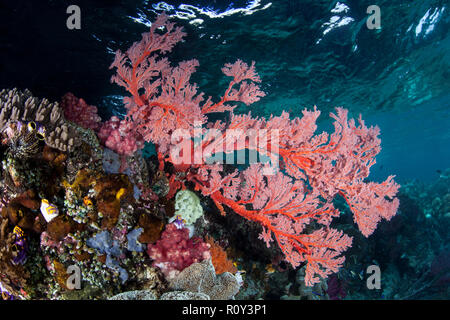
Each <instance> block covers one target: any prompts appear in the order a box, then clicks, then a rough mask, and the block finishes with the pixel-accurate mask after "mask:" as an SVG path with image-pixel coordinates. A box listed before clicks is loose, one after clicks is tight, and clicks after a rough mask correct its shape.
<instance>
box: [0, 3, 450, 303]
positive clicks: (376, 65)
mask: <svg viewBox="0 0 450 320" xmlns="http://www.w3.org/2000/svg"><path fill="white" fill-rule="evenodd" d="M73 2H77V4H79V6H80V8H81V12H82V28H81V30H76V31H70V30H67V28H65V19H66V17H67V15H66V13H65V9H66V7H67V6H68V5H69V4H72V2H71V1H65V0H64V1H63V0H61V1H57V2H55V1H50V0H49V1H28V2H26V4H25V3H22V2H21V1H9V2H8V1H6V4H5V8H7V9H10V12H13V14H12V13H8V14H6V12H8V11H6V10H4V11H3V10H0V23H2V24H4V25H2V26H1V27H3V28H1V29H2V30H5V31H6V32H5V33H1V34H0V49H1V50H0V89H1V88H12V87H18V88H21V89H24V88H29V89H30V90H31V91H32V92H33V94H34V95H36V96H39V97H47V98H48V99H49V100H52V101H57V100H59V99H60V97H61V96H62V95H63V94H65V93H66V92H68V91H70V92H73V93H74V94H75V95H76V96H78V97H83V98H84V99H85V100H86V101H87V102H88V103H89V104H93V105H96V106H98V108H99V113H100V115H101V116H102V118H103V119H104V120H106V119H108V118H109V117H110V116H111V115H118V116H123V115H124V114H125V110H124V107H123V104H122V98H123V96H124V95H125V94H127V93H126V92H125V91H123V90H122V88H120V87H119V86H117V85H114V84H111V83H110V78H111V76H112V74H113V71H111V70H109V69H108V67H109V65H110V64H111V62H112V61H113V58H114V52H115V51H116V50H117V49H121V50H122V51H124V50H126V49H127V48H128V47H129V46H130V45H131V44H132V43H133V42H134V41H138V40H140V34H141V33H143V32H146V31H148V29H149V25H150V23H151V21H153V20H154V17H155V16H156V14H159V13H161V12H163V11H165V12H166V14H168V15H169V16H171V18H172V19H173V21H174V22H176V23H177V24H178V25H182V26H183V27H184V28H185V31H186V32H187V34H188V36H187V37H186V38H185V41H183V42H182V43H180V44H178V45H177V46H176V47H175V48H174V50H173V52H171V54H170V60H171V61H173V62H178V61H181V60H189V59H193V58H195V59H197V60H199V62H200V67H199V68H198V71H197V72H196V73H195V74H194V76H193V78H192V79H193V81H194V82H196V83H197V84H198V86H199V88H200V90H201V91H204V92H205V93H206V96H212V97H213V98H214V99H216V100H217V99H218V98H219V97H220V96H221V95H222V94H223V92H224V90H225V88H226V86H227V79H226V77H225V76H223V74H222V73H221V71H220V69H221V67H222V66H223V65H224V64H225V63H228V62H234V61H235V60H236V59H238V58H239V59H242V60H244V61H247V62H251V61H255V62H256V68H257V71H258V73H259V74H260V76H261V79H262V89H263V90H264V91H265V92H266V93H267V96H266V97H264V98H263V99H261V100H260V101H259V102H257V103H255V104H253V105H251V106H250V107H246V106H243V105H240V106H238V108H237V109H236V112H238V113H242V112H245V113H246V112H248V111H251V112H252V114H253V115H257V116H264V117H268V116H270V115H271V114H274V115H279V114H280V113H281V112H282V111H283V110H286V111H289V112H290V113H291V115H292V116H299V115H301V110H303V109H304V108H309V109H312V108H313V107H314V106H315V105H316V106H317V108H318V109H319V110H321V112H322V114H321V117H320V119H319V129H320V130H329V129H331V123H332V121H331V119H330V118H329V117H328V114H329V113H330V112H332V111H333V110H334V108H335V107H338V106H340V107H344V108H346V109H348V110H349V112H350V115H351V116H352V117H355V118H356V117H358V116H359V114H362V118H363V119H364V120H365V122H366V124H369V125H378V126H379V127H380V129H381V140H382V144H381V146H382V150H381V152H380V154H379V155H378V156H377V163H376V165H375V166H373V167H372V170H371V171H372V172H371V175H370V177H369V179H371V180H374V181H383V180H384V179H386V177H387V176H389V175H396V181H398V182H399V183H400V184H402V188H401V189H400V192H399V198H400V208H399V211H398V214H397V216H396V217H395V218H393V219H392V221H391V222H389V223H388V222H383V223H380V226H379V229H378V230H377V231H376V232H375V233H374V235H372V236H371V237H370V238H369V239H366V238H363V237H362V236H360V235H355V238H354V243H355V245H354V246H353V248H352V249H351V251H349V252H348V254H346V256H347V257H348V258H347V262H346V264H345V266H344V267H343V268H342V270H341V272H340V273H339V275H338V277H339V278H338V280H336V278H335V279H334V280H336V281H337V283H339V281H341V282H342V283H344V282H345V284H346V287H345V291H346V294H347V298H353V299H380V298H381V299H408V298H422V299H432V298H440V299H448V298H449V297H450V291H449V285H448V284H449V283H450V282H449V279H450V275H449V271H450V233H449V232H448V230H449V228H450V204H449V203H450V170H449V168H450V80H449V79H450V32H449V30H450V5H449V2H448V1H438V0H425V1H407V0H394V1H388V0H379V1H377V2H376V4H377V5H378V6H379V8H380V12H381V20H380V23H381V25H380V26H381V28H380V29H372V30H371V29H369V28H368V27H367V25H366V20H367V17H368V14H367V12H366V10H367V8H368V6H370V5H372V4H374V2H373V1H368V0H353V1H350V0H344V1H325V0H321V1H318V0H308V1H307V0H272V1H270V0H253V1H250V0H239V1H224V0H220V1H219V0H214V1H213V0H209V1H206V0H205V1H190V0H185V1H166V2H163V1H149V0H140V1H131V0H130V1H107V0H101V1H100V0H99V1H73ZM37 12H39V14H37ZM11 17H14V19H12V18H11ZM61 26H62V27H61ZM49 35H51V36H49ZM150 149H151V147H150V148H149V150H150ZM446 170H447V171H446ZM344 210H345V208H344ZM347 213H348V212H347ZM339 223H341V226H342V227H343V228H348V229H351V228H352V226H353V221H352V220H351V218H350V215H348V214H345V213H344V214H343V217H342V219H341V221H339ZM352 235H353V234H352ZM353 257H357V258H355V259H353ZM375 260H376V264H379V265H380V267H381V269H382V271H383V289H382V290H379V291H368V290H367V289H366V288H364V287H362V285H361V281H360V278H359V276H358V274H359V275H361V274H363V273H364V268H365V267H366V266H367V265H371V264H373V263H374V262H373V261H375ZM355 261H356V262H355ZM436 270H437V271H436ZM439 272H441V273H439ZM278 275H279V273H274V274H273V276H272V277H273V278H271V280H270V281H272V280H273V281H274V283H275V284H272V285H267V284H264V285H262V286H263V287H265V288H267V287H270V292H269V293H267V292H265V293H264V295H263V294H262V293H261V292H258V290H256V289H255V293H254V295H251V294H250V293H249V291H250V289H248V288H247V291H246V292H244V293H241V294H242V295H241V296H240V298H249V297H250V298H267V297H273V298H280V296H281V295H282V294H284V293H280V292H281V291H283V290H284V289H283V288H284V286H286V285H287V283H286V282H287V280H288V279H287V276H286V279H285V280H280V279H281V278H282V276H280V279H278V278H277V280H276V281H275V280H274V278H275V277H277V276H278ZM437 276H440V277H441V278H436V277H437ZM433 277H434V278H433ZM249 279H250V276H249ZM266 280H267V279H266ZM334 280H333V281H334ZM248 281H250V280H248ZM277 281H278V282H277ZM283 281H285V282H283ZM426 281H428V282H426ZM254 286H255V288H257V287H258V283H257V281H256V280H255V283H254ZM293 288H294V286H293ZM283 292H284V291H283ZM258 294H260V295H258ZM291 294H292V295H294V296H295V295H296V294H295V293H292V292H291Z"/></svg>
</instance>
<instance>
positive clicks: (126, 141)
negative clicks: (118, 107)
mask: <svg viewBox="0 0 450 320" xmlns="http://www.w3.org/2000/svg"><path fill="white" fill-rule="evenodd" d="M97 135H98V138H99V139H100V141H101V142H102V143H103V144H104V145H105V146H107V147H108V148H110V149H111V150H113V151H115V152H116V153H118V154H119V155H128V156H129V155H132V154H133V153H134V152H136V151H137V150H140V149H142V148H143V147H144V140H143V139H142V137H141V136H140V135H139V134H137V133H136V131H135V129H134V124H133V123H132V122H130V121H128V120H127V119H124V120H120V119H119V118H118V117H116V116H113V117H111V119H110V120H109V121H106V122H105V123H103V124H102V126H101V127H100V130H99V132H98V134H97Z"/></svg>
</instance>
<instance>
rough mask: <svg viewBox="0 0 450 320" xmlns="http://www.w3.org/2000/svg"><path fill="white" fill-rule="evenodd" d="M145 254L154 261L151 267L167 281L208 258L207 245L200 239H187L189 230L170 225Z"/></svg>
mask: <svg viewBox="0 0 450 320" xmlns="http://www.w3.org/2000/svg"><path fill="white" fill-rule="evenodd" d="M147 253H148V255H149V256H150V258H152V259H153V260H154V261H153V266H155V267H158V268H160V269H161V271H162V272H163V274H164V275H165V276H166V278H168V279H171V278H173V277H175V276H176V275H177V274H178V273H179V272H180V271H181V270H183V269H185V268H186V267H188V266H190V265H191V264H193V263H195V262H200V261H203V260H204V259H208V258H210V253H209V245H208V244H207V243H205V242H203V240H202V239H200V238H192V239H189V229H187V228H182V229H178V228H177V227H176V226H175V225H174V224H172V223H171V224H168V225H166V229H165V230H164V232H163V233H162V236H161V239H159V240H158V241H157V242H156V243H155V244H149V245H148V250H147Z"/></svg>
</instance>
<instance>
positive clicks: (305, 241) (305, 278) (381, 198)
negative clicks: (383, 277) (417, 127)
mask: <svg viewBox="0 0 450 320" xmlns="http://www.w3.org/2000/svg"><path fill="white" fill-rule="evenodd" d="M184 36H185V34H184V32H183V31H182V29H181V28H180V27H176V26H175V25H174V24H173V23H171V22H169V21H168V17H167V16H165V15H160V16H159V17H158V18H157V19H156V21H155V22H154V23H153V24H152V26H151V28H150V32H148V33H145V34H143V37H142V40H141V41H139V42H136V43H134V44H133V45H132V46H131V48H130V49H128V50H127V51H126V52H125V53H122V52H121V51H118V52H117V53H116V56H115V60H114V62H113V64H112V65H111V68H112V69H115V72H116V74H115V75H114V76H113V78H112V81H113V82H115V83H117V84H119V85H121V86H123V87H124V88H125V89H126V90H127V91H128V92H129V93H130V96H129V97H125V99H124V103H125V107H126V110H127V114H126V116H125V118H124V119H119V118H118V117H112V118H111V119H109V120H107V121H105V122H101V119H100V118H99V116H98V115H97V109H96V107H94V106H91V105H89V104H88V103H87V102H86V101H84V100H83V99H81V98H77V97H75V96H74V95H73V94H70V93H68V94H66V95H65V96H64V97H63V98H62V102H61V104H58V103H56V102H55V103H50V102H49V101H48V100H47V99H38V98H36V97H33V96H32V94H31V92H30V91H28V90H24V91H19V90H17V89H12V90H2V91H1V92H0V128H1V132H0V134H1V145H0V151H1V153H0V156H1V161H2V166H1V169H0V173H1V175H0V209H1V217H0V227H1V228H0V276H1V277H0V290H1V292H2V296H3V297H5V298H8V299H10V298H14V299H112V300H128V299H139V300H158V299H160V300H183V299H198V300H202V299H203V300H204V299H211V300H217V299H234V298H236V297H238V298H245V299H248V298H252V299H262V298H270V299H272V298H283V299H292V298H294V299H327V298H330V295H331V293H332V292H335V293H334V294H333V295H332V296H333V297H344V296H345V294H344V293H342V292H340V291H339V290H341V291H342V290H345V289H343V288H344V287H345V286H344V285H343V286H342V287H340V286H338V284H339V285H340V284H341V283H342V284H344V283H345V281H344V280H345V279H343V278H342V277H343V276H342V274H343V273H344V272H343V271H342V270H341V271H340V268H341V267H342V266H343V265H344V263H348V262H345V259H344V257H343V253H344V251H346V250H347V249H349V248H350V247H351V245H352V243H354V242H358V246H357V247H358V248H361V247H363V246H364V245H365V248H369V249H370V246H369V245H368V244H364V242H362V240H361V238H362V237H361V235H360V234H358V233H356V232H353V231H354V230H351V227H350V224H351V223H348V224H347V225H346V226H347V227H346V228H344V227H342V225H341V224H339V223H334V222H336V221H338V218H339V219H344V218H345V217H346V216H347V215H341V212H348V213H350V212H351V213H352V217H353V220H354V222H355V223H356V226H357V227H358V228H359V230H360V231H361V234H362V236H364V237H367V236H369V235H370V234H373V233H374V232H375V229H376V227H377V225H378V224H379V223H380V222H381V221H382V220H391V219H393V217H394V215H395V214H396V211H397V208H398V206H399V200H398V198H396V194H397V191H398V188H399V185H398V184H397V183H396V182H394V180H393V176H389V177H388V178H387V179H386V180H385V181H384V182H382V183H375V182H370V181H368V180H367V178H368V176H369V173H370V168H371V166H372V165H373V164H374V163H375V156H376V155H377V154H378V152H379V151H380V140H379V138H378V135H379V129H378V128H377V127H367V126H366V125H365V123H364V121H363V120H362V119H361V118H359V119H358V120H357V121H355V120H354V119H349V118H348V113H347V111H346V110H345V109H342V108H338V109H336V113H334V114H331V117H332V118H333V119H334V132H333V133H331V134H329V133H326V132H323V133H320V134H315V130H316V127H317V126H316V120H317V118H318V117H319V115H320V112H319V111H318V110H317V109H315V108H314V110H311V111H308V110H304V111H303V116H302V117H300V118H294V119H291V118H290V116H289V114H288V113H286V112H283V113H282V114H281V115H279V116H271V117H270V118H269V119H264V118H254V117H252V116H251V114H239V115H238V114H235V113H234V109H235V108H236V106H237V104H239V103H241V104H244V105H250V104H252V103H254V102H256V101H258V100H259V99H260V98H262V97H264V96H265V93H264V92H263V91H262V90H261V89H260V82H261V79H260V78H259V76H258V74H257V72H256V67H255V63H254V62H252V63H251V64H247V63H245V62H243V61H241V60H237V61H236V62H234V63H227V64H225V65H224V67H223V68H222V72H223V74H224V75H225V76H227V77H229V83H228V86H227V88H226V90H225V92H224V94H223V96H222V97H221V98H220V99H218V100H217V102H214V100H213V98H211V97H208V98H207V99H205V98H204V94H203V93H201V92H199V91H198V88H197V85H196V84H192V83H190V78H191V76H192V74H193V73H194V71H195V69H196V68H197V66H198V65H199V63H198V61H196V60H190V61H183V62H180V63H179V64H178V65H176V66H172V65H171V64H170V62H169V60H168V59H167V58H166V57H164V55H165V54H167V53H168V52H170V51H171V50H172V48H173V47H174V46H175V45H176V44H177V43H178V42H179V41H181V40H182V39H183V37H184ZM224 112H226V113H227V117H225V118H226V119H227V120H226V121H225V120H223V121H216V122H210V120H209V119H208V115H209V114H211V113H219V114H220V113H224ZM230 131H231V132H232V134H231V136H227V135H228V133H229V132H230ZM249 132H259V133H262V135H263V136H259V137H256V140H257V141H256V142H255V140H253V138H252V137H249V136H247V134H248V133H249ZM230 137H232V140H230ZM263 140H264V141H265V142H266V144H263V143H259V142H261V141H263ZM258 141H259V142H258ZM145 143H153V144H154V145H155V147H156V155H154V156H152V157H147V156H145V157H144V154H145V153H144V152H143V151H142V149H143V148H144V145H145ZM194 149H195V150H197V151H200V155H198V153H196V152H193V153H190V151H192V150H194ZM241 151H242V152H246V151H252V152H256V153H258V154H260V155H261V156H265V157H266V158H267V159H268V162H266V163H258V162H251V161H250V162H251V163H246V164H245V165H243V166H239V170H238V169H236V168H235V167H234V166H233V165H231V164H229V163H228V164H221V163H220V161H219V160H220V159H219V158H220V156H218V155H217V154H222V155H224V157H227V156H228V155H230V154H234V153H239V152H241ZM218 162H219V163H218ZM448 193H449V191H448V190H447V192H446V195H445V197H443V198H442V199H440V198H439V199H437V198H436V197H434V198H435V199H434V200H433V201H431V207H430V208H427V209H429V210H431V211H429V212H427V213H426V215H425V217H427V215H431V216H436V217H438V218H439V219H442V220H444V219H448V205H447V202H448V201H447V198H448ZM338 208H339V209H338ZM232 212H233V213H234V214H232ZM348 216H350V215H348ZM425 219H429V218H425ZM339 221H341V220H339ZM332 223H333V224H332ZM341 227H342V228H341ZM394 227H395V225H394V224H393V226H392V228H394ZM341 229H343V230H341ZM344 231H345V233H344ZM258 237H259V239H258ZM214 239H217V240H214ZM274 242H275V243H276V244H277V246H271V244H272V243H274ZM359 244H361V245H359ZM383 245H384V247H386V248H392V246H390V245H389V244H386V243H383ZM425 247H426V244H423V248H425ZM225 248H226V250H225ZM352 249H353V248H352ZM352 249H349V250H352ZM444 249H445V248H442V256H436V255H434V254H433V255H432V254H430V256H429V257H423V256H420V258H424V259H426V260H427V261H430V265H431V261H433V260H434V261H435V262H434V263H433V264H432V267H430V272H429V273H428V274H429V275H430V277H435V278H437V277H439V282H440V283H447V282H448V278H447V276H446V274H445V272H446V270H447V266H448V259H447V258H446V257H447V256H446V255H447V254H448V251H446V250H444ZM409 250H414V249H413V248H412V249H409ZM392 254H393V255H394V253H392ZM418 254H419V253H418ZM420 254H423V255H426V253H424V252H422V253H420ZM365 255H366V253H365V252H362V253H360V254H359V255H358V256H365ZM362 259H364V258H362ZM408 259H409V263H410V264H415V263H418V262H417V260H419V256H417V257H416V258H413V255H409V257H408ZM352 272H353V270H352ZM336 273H337V274H338V276H339V278H338V280H339V281H338V282H335V283H334V284H333V282H327V278H328V277H330V276H331V275H332V274H336ZM338 276H336V277H338ZM74 279H75V280H74ZM329 279H330V281H331V279H335V278H329ZM73 281H74V282H73ZM74 283H75V284H77V285H76V286H75V288H74V285H73V284H74ZM337 283H338V284H337ZM327 284H328V285H327ZM330 284H332V285H330ZM333 289H335V290H334V291H333ZM336 290H337V291H336ZM336 292H339V294H338V293H336ZM341 293H342V294H341ZM345 293H347V292H345ZM350 294H351V293H350V292H348V295H350ZM386 294H387V293H386Z"/></svg>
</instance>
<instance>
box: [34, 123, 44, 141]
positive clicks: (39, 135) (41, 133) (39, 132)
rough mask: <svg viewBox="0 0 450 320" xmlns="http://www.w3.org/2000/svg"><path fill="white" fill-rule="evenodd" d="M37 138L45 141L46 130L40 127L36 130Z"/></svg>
mask: <svg viewBox="0 0 450 320" xmlns="http://www.w3.org/2000/svg"><path fill="white" fill-rule="evenodd" d="M36 136H37V138H38V139H39V140H45V128H44V127H42V126H39V127H38V128H37V130H36Z"/></svg>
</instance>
